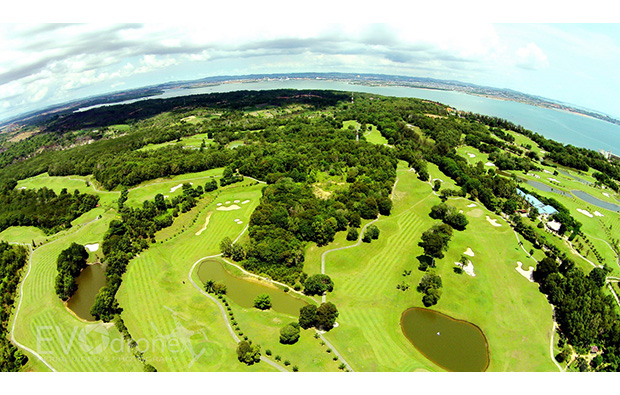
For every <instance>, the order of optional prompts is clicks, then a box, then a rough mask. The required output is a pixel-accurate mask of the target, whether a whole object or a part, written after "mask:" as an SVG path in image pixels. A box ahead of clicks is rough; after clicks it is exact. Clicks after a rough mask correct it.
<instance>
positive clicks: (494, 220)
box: [487, 215, 502, 226]
mask: <svg viewBox="0 0 620 395" xmlns="http://www.w3.org/2000/svg"><path fill="white" fill-rule="evenodd" d="M487 221H489V223H490V224H491V225H493V226H502V225H501V224H498V223H497V220H496V219H492V218H491V217H489V216H488V215H487Z"/></svg>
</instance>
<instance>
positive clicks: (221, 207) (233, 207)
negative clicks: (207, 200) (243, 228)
mask: <svg viewBox="0 0 620 395" xmlns="http://www.w3.org/2000/svg"><path fill="white" fill-rule="evenodd" d="M240 208H241V207H239V206H237V205H236V204H233V205H231V206H226V207H225V206H220V207H218V208H216V210H218V211H232V210H239V209H240Z"/></svg>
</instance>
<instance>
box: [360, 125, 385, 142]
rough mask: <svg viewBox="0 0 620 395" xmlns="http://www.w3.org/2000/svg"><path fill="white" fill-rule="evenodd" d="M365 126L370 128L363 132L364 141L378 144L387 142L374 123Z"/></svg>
mask: <svg viewBox="0 0 620 395" xmlns="http://www.w3.org/2000/svg"><path fill="white" fill-rule="evenodd" d="M366 127H368V129H370V130H368V131H367V132H366V133H364V137H365V138H366V141H368V142H369V143H372V144H379V145H385V144H387V143H388V141H387V139H386V138H385V137H383V136H382V135H381V132H379V129H377V127H376V126H375V125H371V124H368V125H366Z"/></svg>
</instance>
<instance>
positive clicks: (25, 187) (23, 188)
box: [19, 187, 609, 196]
mask: <svg viewBox="0 0 620 395" xmlns="http://www.w3.org/2000/svg"><path fill="white" fill-rule="evenodd" d="M19 189H28V188H26V187H20V188H19ZM608 196H609V195H608Z"/></svg>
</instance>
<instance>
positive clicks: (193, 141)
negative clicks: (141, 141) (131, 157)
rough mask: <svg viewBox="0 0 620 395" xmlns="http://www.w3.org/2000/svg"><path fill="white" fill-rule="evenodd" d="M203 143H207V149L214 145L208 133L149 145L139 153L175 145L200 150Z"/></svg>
mask: <svg viewBox="0 0 620 395" xmlns="http://www.w3.org/2000/svg"><path fill="white" fill-rule="evenodd" d="M190 123H191V122H190ZM203 141H204V142H205V146H207V147H208V146H209V145H211V144H213V139H210V138H209V136H208V134H207V133H200V134H195V135H193V136H188V137H182V138H181V139H180V140H174V141H167V142H165V143H160V144H148V145H145V146H144V147H142V148H140V149H138V151H151V150H156V149H159V148H163V147H169V146H173V145H176V146H179V147H183V148H189V149H198V148H200V146H201V145H202V142H203Z"/></svg>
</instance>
